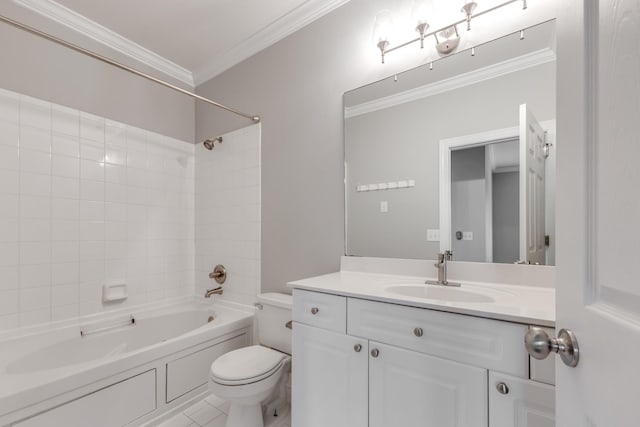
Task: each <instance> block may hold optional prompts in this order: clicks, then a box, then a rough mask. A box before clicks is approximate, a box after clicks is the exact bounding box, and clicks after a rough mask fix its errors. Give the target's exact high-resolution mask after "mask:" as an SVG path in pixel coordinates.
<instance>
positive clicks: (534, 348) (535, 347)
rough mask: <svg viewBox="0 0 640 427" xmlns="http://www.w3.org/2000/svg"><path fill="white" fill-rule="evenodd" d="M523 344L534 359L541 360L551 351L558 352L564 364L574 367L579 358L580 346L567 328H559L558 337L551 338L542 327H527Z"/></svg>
mask: <svg viewBox="0 0 640 427" xmlns="http://www.w3.org/2000/svg"><path fill="white" fill-rule="evenodd" d="M524 346H525V347H526V348H527V352H529V354H530V355H531V357H533V358H534V359H538V360H542V359H544V358H546V357H547V356H548V355H549V353H551V352H552V351H553V352H554V353H558V354H559V355H560V358H561V359H562V361H563V362H564V364H565V365H567V366H571V367H572V368H575V367H576V366H577V365H578V361H579V360H580V347H579V346H578V339H577V338H576V335H575V334H574V333H573V332H572V331H570V330H569V329H560V332H558V338H551V337H549V334H547V333H546V332H545V330H544V329H542V328H535V327H532V328H529V331H528V332H527V333H526V335H525V336H524Z"/></svg>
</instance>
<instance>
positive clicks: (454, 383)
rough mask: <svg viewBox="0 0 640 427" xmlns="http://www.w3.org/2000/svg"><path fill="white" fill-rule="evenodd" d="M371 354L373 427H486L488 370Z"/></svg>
mask: <svg viewBox="0 0 640 427" xmlns="http://www.w3.org/2000/svg"><path fill="white" fill-rule="evenodd" d="M369 348H370V350H371V351H370V359H369V427H390V426H402V427H425V426H437V427H486V426H487V371H486V369H481V368H476V367H472V366H467V365H463V364H461V363H457V362H451V361H449V360H444V359H439V358H437V357H433V356H428V355H426V354H422V353H418V352H415V351H410V350H405V349H401V348H397V347H391V346H388V345H384V344H380V343H377V342H373V341H371V342H370V343H369ZM327 426H328V424H327ZM294 427H295V426H294Z"/></svg>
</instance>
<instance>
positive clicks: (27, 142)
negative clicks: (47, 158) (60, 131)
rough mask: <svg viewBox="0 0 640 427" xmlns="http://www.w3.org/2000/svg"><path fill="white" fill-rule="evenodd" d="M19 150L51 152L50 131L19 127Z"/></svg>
mask: <svg viewBox="0 0 640 427" xmlns="http://www.w3.org/2000/svg"><path fill="white" fill-rule="evenodd" d="M20 150H21V151H22V150H33V151H41V152H43V153H50V152H51V131H50V130H44V129H36V128H32V127H29V126H20Z"/></svg>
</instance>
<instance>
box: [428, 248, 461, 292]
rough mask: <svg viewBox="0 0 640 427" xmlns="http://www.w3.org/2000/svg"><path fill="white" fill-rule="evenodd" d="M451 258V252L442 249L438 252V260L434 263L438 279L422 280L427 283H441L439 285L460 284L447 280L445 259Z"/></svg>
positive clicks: (449, 259)
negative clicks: (441, 251)
mask: <svg viewBox="0 0 640 427" xmlns="http://www.w3.org/2000/svg"><path fill="white" fill-rule="evenodd" d="M452 259H453V252H451V251H444V252H443V253H439V254H438V262H437V263H435V264H434V265H435V267H436V268H437V269H438V280H427V281H426V282H424V283H425V284H427V285H441V286H460V283H453V282H449V281H448V280H447V261H451V260H452Z"/></svg>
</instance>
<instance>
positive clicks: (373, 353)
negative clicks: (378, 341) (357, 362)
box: [371, 348, 380, 357]
mask: <svg viewBox="0 0 640 427" xmlns="http://www.w3.org/2000/svg"><path fill="white" fill-rule="evenodd" d="M379 355H380V350H378V349H377V348H374V349H373V350H371V357H378V356H379Z"/></svg>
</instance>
